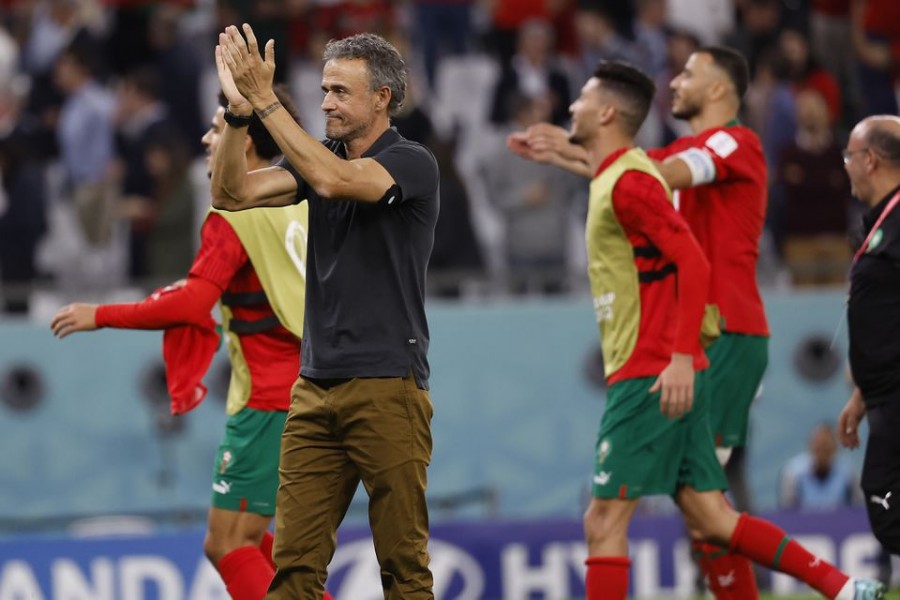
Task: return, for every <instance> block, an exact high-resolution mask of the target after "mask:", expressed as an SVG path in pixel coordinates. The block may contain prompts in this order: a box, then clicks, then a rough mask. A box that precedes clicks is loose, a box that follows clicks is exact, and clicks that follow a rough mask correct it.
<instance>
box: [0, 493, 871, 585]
mask: <svg viewBox="0 0 900 600" xmlns="http://www.w3.org/2000/svg"><path fill="white" fill-rule="evenodd" d="M770 517H771V518H772V519H773V520H774V521H775V522H777V523H778V524H779V525H781V526H783V527H784V528H785V529H787V530H789V531H790V532H791V533H792V535H793V537H795V538H796V539H798V540H799V541H801V542H802V543H804V544H806V545H807V546H808V547H810V549H811V550H813V551H814V552H816V553H817V554H819V555H820V556H821V557H822V558H824V559H826V560H829V561H832V562H835V563H836V564H838V566H840V567H841V568H842V569H844V570H845V571H847V572H849V573H851V574H854V575H857V576H865V577H872V576H874V575H875V565H874V561H875V558H876V556H877V554H878V550H879V547H878V544H877V542H876V541H875V540H874V538H873V537H872V536H871V534H870V533H869V531H868V523H867V521H866V516H865V512H864V511H862V510H846V511H840V512H836V513H827V514H825V513H823V514H818V515H817V514H811V515H798V514H789V513H781V514H774V515H770ZM629 539H630V541H629V547H630V551H631V555H632V559H633V563H632V570H631V588H632V596H633V597H635V598H662V597H666V596H682V597H684V596H688V595H689V594H690V592H691V590H692V589H693V585H694V570H693V565H692V564H691V559H690V550H689V544H688V542H687V541H686V540H685V538H684V527H683V525H682V523H681V521H680V519H679V518H678V517H675V516H671V517H653V518H650V517H642V518H639V519H636V520H635V521H634V523H633V524H632V527H631V531H630V534H629ZM202 541H203V533H202V531H197V530H194V531H190V532H181V533H171V534H158V535H151V536H141V537H126V538H108V539H77V538H71V537H70V538H41V539H35V538H21V539H7V540H5V541H3V542H0V600H227V599H228V595H227V593H226V592H225V589H224V586H223V585H222V583H221V581H220V580H219V577H218V575H217V574H216V572H215V571H214V570H213V569H212V567H211V566H210V565H209V564H208V563H207V561H206V559H205V558H204V557H203V555H202V550H201V548H202ZM430 550H431V557H432V570H433V572H434V576H435V597H436V598H437V600H528V599H530V598H546V599H566V598H578V597H584V584H583V579H584V566H583V565H584V559H585V557H586V549H585V545H584V542H583V536H582V532H581V524H580V522H579V521H575V520H565V521H538V522H483V523H482V522H477V523H476V522H471V523H460V524H444V525H439V526H436V527H434V528H433V530H432V541H431V548H430ZM771 583H772V586H773V590H774V591H775V592H776V593H779V594H787V593H793V592H797V591H803V590H802V587H801V586H799V585H798V584H796V583H795V582H793V581H791V580H790V579H789V578H786V577H783V576H779V577H776V578H774V579H773V580H772V582H771ZM328 587H329V589H330V591H331V592H332V593H334V594H335V595H336V596H337V598H338V599H339V600H341V599H347V600H350V599H352V600H380V599H381V598H383V595H382V592H381V589H380V577H379V572H378V565H377V562H376V559H375V554H374V550H373V547H372V542H371V539H370V538H369V534H368V530H367V529H366V528H364V527H351V528H345V529H344V530H342V531H341V534H340V536H339V542H338V550H337V552H336V554H335V556H334V559H333V561H332V563H331V567H330V576H329V581H328Z"/></svg>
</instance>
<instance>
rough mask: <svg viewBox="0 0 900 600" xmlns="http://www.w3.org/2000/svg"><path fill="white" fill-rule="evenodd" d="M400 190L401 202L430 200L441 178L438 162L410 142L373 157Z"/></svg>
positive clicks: (428, 153)
mask: <svg viewBox="0 0 900 600" xmlns="http://www.w3.org/2000/svg"><path fill="white" fill-rule="evenodd" d="M372 158H373V159H374V160H376V161H378V163H379V164H380V165H381V166H382V167H384V168H385V170H386V171H387V172H388V173H390V175H391V177H392V178H393V179H394V182H395V183H396V184H397V185H398V186H399V187H400V195H401V198H400V201H401V203H402V202H405V201H406V200H409V199H411V198H422V197H428V196H433V195H435V194H436V193H437V189H438V183H439V178H440V175H439V173H438V166H437V161H436V160H435V159H434V156H433V155H432V154H431V152H430V151H429V150H428V149H427V148H425V147H424V146H422V145H420V144H416V143H412V142H401V143H397V144H392V145H391V146H389V147H388V148H385V149H384V150H383V151H381V152H379V153H378V154H376V155H375V156H373V157H372Z"/></svg>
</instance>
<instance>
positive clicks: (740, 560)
mask: <svg viewBox="0 0 900 600" xmlns="http://www.w3.org/2000/svg"><path fill="white" fill-rule="evenodd" d="M691 548H692V549H693V551H694V556H696V557H697V565H698V566H699V567H700V571H701V572H702V573H703V574H704V575H705V576H706V583H707V586H709V591H710V592H712V594H713V596H715V598H716V600H757V598H759V591H758V590H757V589H756V575H755V574H754V573H753V565H751V564H750V561H749V560H748V559H747V558H745V557H743V556H741V555H739V554H735V553H733V552H729V550H728V548H722V547H721V546H714V545H713V544H706V543H704V542H693V543H692V544H691Z"/></svg>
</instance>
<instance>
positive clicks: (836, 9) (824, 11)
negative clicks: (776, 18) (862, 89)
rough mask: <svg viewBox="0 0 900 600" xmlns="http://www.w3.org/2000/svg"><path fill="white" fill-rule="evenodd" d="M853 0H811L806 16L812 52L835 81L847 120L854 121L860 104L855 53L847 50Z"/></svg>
mask: <svg viewBox="0 0 900 600" xmlns="http://www.w3.org/2000/svg"><path fill="white" fill-rule="evenodd" d="M851 2H852V0H812V6H811V8H812V10H811V11H810V16H809V27H810V45H811V47H812V54H813V56H814V57H815V58H816V60H818V61H819V63H821V65H822V66H823V67H825V69H827V70H828V72H830V73H831V74H832V75H833V76H834V77H835V78H836V79H837V81H838V85H839V87H840V89H841V90H842V100H843V104H844V106H845V107H846V109H845V112H846V113H847V117H848V118H847V119H846V121H847V122H848V123H851V122H856V121H857V119H858V111H859V110H860V106H861V102H862V100H861V98H860V97H859V79H858V74H857V72H856V56H855V53H854V52H848V51H847V40H849V39H850V35H851V27H850V3H851Z"/></svg>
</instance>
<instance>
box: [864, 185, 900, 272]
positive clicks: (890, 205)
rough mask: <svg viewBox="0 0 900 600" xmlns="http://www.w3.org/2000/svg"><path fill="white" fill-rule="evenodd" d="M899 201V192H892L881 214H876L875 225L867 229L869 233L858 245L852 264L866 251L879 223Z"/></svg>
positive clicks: (879, 225)
mask: <svg viewBox="0 0 900 600" xmlns="http://www.w3.org/2000/svg"><path fill="white" fill-rule="evenodd" d="M898 202H900V192H897V193H896V194H894V197H893V198H891V201H890V202H888V204H887V206H885V207H884V210H883V211H881V214H880V215H878V220H877V221H875V225H873V226H872V229H870V230H869V235H868V236H866V241H864V242H863V244H862V246H860V247H859V248H858V249H857V250H856V254H854V255H853V264H856V261H858V260H859V257H860V256H862V255H863V254H865V253H866V250H868V248H869V242H871V241H872V238H873V237H874V236H875V232H876V231H878V228H879V227H881V224H882V223H884V220H885V218H887V216H888V214H889V213H890V212H891V211H892V210H894V207H895V206H897V203H898Z"/></svg>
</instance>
